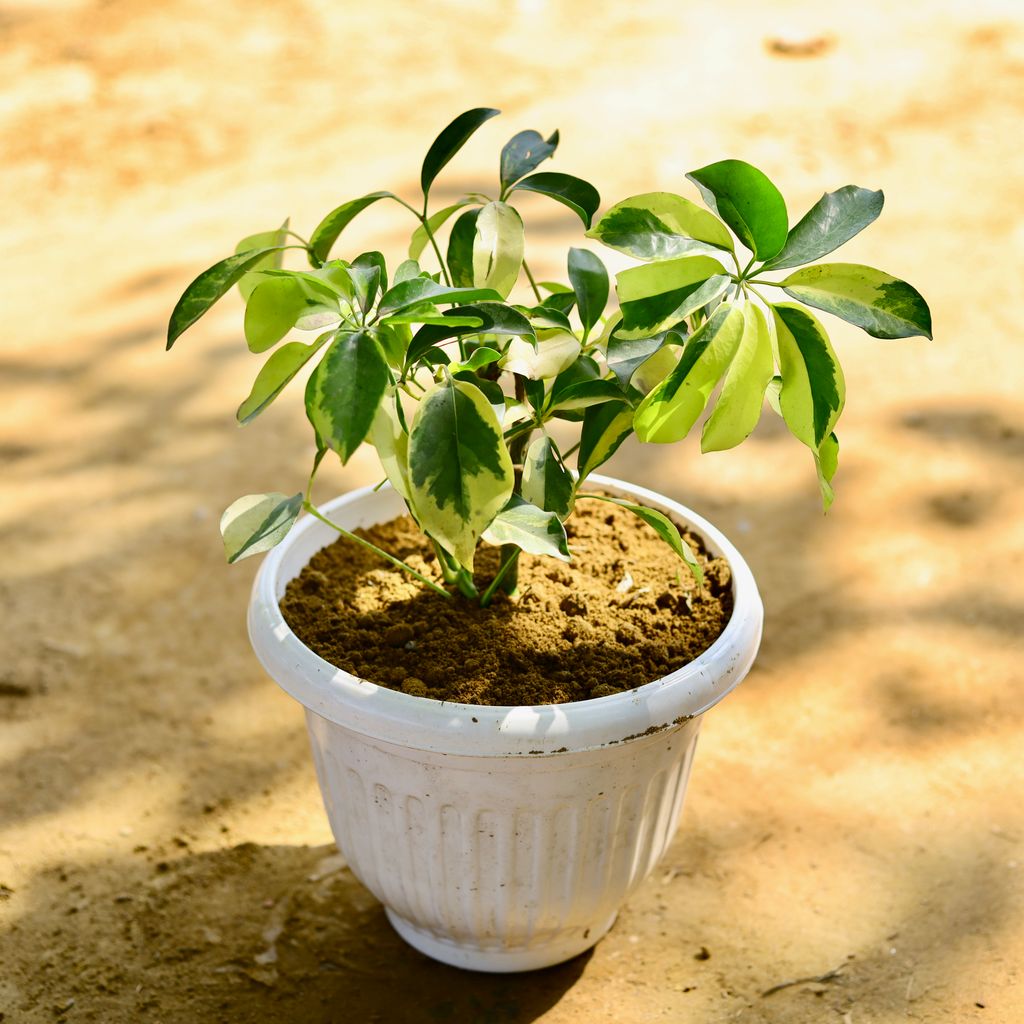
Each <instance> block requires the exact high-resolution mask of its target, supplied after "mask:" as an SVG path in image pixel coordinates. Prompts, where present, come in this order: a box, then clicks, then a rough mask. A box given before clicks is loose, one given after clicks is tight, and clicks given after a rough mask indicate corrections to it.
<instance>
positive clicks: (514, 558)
mask: <svg viewBox="0 0 1024 1024" xmlns="http://www.w3.org/2000/svg"><path fill="white" fill-rule="evenodd" d="M506 547H511V548H513V549H514V551H515V553H514V554H512V555H509V557H508V558H506V559H505V561H504V562H503V563H502V565H501V568H500V569H499V570H498V572H497V575H496V576H495V577H494V579H493V580H491V582H490V583H489V584H488V585H487V589H486V590H485V591H484V592H483V594H481V596H480V607H481V608H486V607H487V606H488V605H489V604H490V603H491V599H492V598H493V597H494V592H495V591H496V590H497V589H498V587H499V586H500V584H501V581H502V580H503V579H504V578H505V575H506V573H508V572H509V570H510V569H512V568H514V567H516V566H518V563H519V548H517V547H516V546H515V545H514V544H511V545H506ZM503 550H504V549H503ZM506 590H507V588H506ZM512 590H515V587H513V588H512ZM507 592H508V593H511V592H512V591H507Z"/></svg>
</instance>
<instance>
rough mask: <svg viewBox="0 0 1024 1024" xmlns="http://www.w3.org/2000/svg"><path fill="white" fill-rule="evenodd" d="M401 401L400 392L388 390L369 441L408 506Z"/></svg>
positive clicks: (406, 445) (406, 444)
mask: <svg viewBox="0 0 1024 1024" xmlns="http://www.w3.org/2000/svg"><path fill="white" fill-rule="evenodd" d="M400 401H401V399H400V397H399V393H398V391H397V389H395V388H390V387H389V388H388V389H387V391H386V393H385V395H384V397H383V399H382V400H381V403H380V405H378V406H377V412H376V414H375V415H374V417H373V423H372V425H371V426H370V436H369V441H370V443H371V444H372V445H373V447H374V448H376V449H377V458H378V459H380V464H381V467H382V468H383V470H384V474H385V476H387V478H388V480H389V481H390V482H391V486H392V487H394V489H395V490H396V491H398V493H399V494H400V495H401V496H402V497H403V498H405V500H406V501H407V502H408V501H409V495H410V490H409V434H408V431H407V430H406V429H405V425H404V422H403V419H402V416H401V414H400V408H399V403H400Z"/></svg>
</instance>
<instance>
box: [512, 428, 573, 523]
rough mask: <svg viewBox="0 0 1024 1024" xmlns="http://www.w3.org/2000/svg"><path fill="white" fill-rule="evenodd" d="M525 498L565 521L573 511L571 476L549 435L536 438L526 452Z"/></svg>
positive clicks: (523, 490) (524, 462)
mask: <svg viewBox="0 0 1024 1024" xmlns="http://www.w3.org/2000/svg"><path fill="white" fill-rule="evenodd" d="M521 489H522V494H523V497H524V498H525V499H526V500H527V501H529V502H531V503H532V504H534V505H536V506H537V507H538V508H542V509H544V511H545V512H554V513H555V515H557V516H558V517H559V519H562V520H564V519H566V518H567V517H568V515H569V513H570V512H571V511H572V503H573V499H572V496H573V483H572V474H571V473H570V472H569V470H568V469H566V467H565V463H564V462H563V461H562V456H561V454H560V453H559V451H558V448H557V447H556V446H555V442H554V441H552V440H551V438H550V437H548V436H547V435H546V434H545V435H544V436H542V437H538V438H536V439H535V440H534V441H533V442H532V443H531V444H530V447H529V448H528V449H527V450H526V458H525V459H524V460H523V483H522V488H521Z"/></svg>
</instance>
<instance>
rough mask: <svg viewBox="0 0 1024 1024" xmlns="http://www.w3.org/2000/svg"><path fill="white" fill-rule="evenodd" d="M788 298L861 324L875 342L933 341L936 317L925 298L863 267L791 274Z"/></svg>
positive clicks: (834, 267) (852, 265)
mask: <svg viewBox="0 0 1024 1024" xmlns="http://www.w3.org/2000/svg"><path fill="white" fill-rule="evenodd" d="M782 285H783V287H784V288H785V290H786V294H787V295H791V296H792V297H793V298H794V299H799V301H800V302H803V303H806V304H807V305H808V306H814V307H815V308H816V309H823V310H825V312H826V313H832V314H834V315H835V316H838V317H841V318H842V319H843V320H846V321H847V322H848V323H851V324H856V326H857V327H860V328H863V330H865V331H867V333H868V334H870V335H871V337H872V338H910V337H913V336H914V335H923V336H924V337H926V338H930V337H931V336H932V314H931V311H930V310H929V309H928V303H927V302H925V301H924V297H923V296H922V295H921V293H920V292H919V291H918V290H917V289H916V288H913V287H912V286H911V285H909V284H907V282H906V281H901V280H900V279H899V278H896V277H892V276H891V275H890V274H886V273H883V271H881V270H875V269H874V268H873V267H863V266H861V265H860V264H857V263H820V264H818V266H816V267H804V269H803V270H798V271H796V273H794V274H790V275H789V277H787V278H786V280H785V281H783V282H782Z"/></svg>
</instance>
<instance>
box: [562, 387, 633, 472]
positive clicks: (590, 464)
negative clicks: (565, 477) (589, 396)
mask: <svg viewBox="0 0 1024 1024" xmlns="http://www.w3.org/2000/svg"><path fill="white" fill-rule="evenodd" d="M632 433H633V409H632V407H631V406H630V405H628V404H627V403H626V402H605V403H604V404H603V405H592V406H591V407H590V408H589V409H587V411H586V412H585V413H584V414H583V430H582V431H581V432H580V450H579V454H578V455H577V456H576V467H577V472H578V475H579V482H580V483H582V482H583V481H584V480H585V479H586V478H587V477H588V476H590V474H591V473H593V472H594V470H595V469H597V467H598V466H601V465H603V464H604V463H605V462H607V461H608V460H609V459H610V458H611V457H612V456H613V455H614V454H615V452H616V451H617V450H618V448H619V445H621V444H622V442H623V441H625V440H626V438H627V437H629V435H630V434H632Z"/></svg>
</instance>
